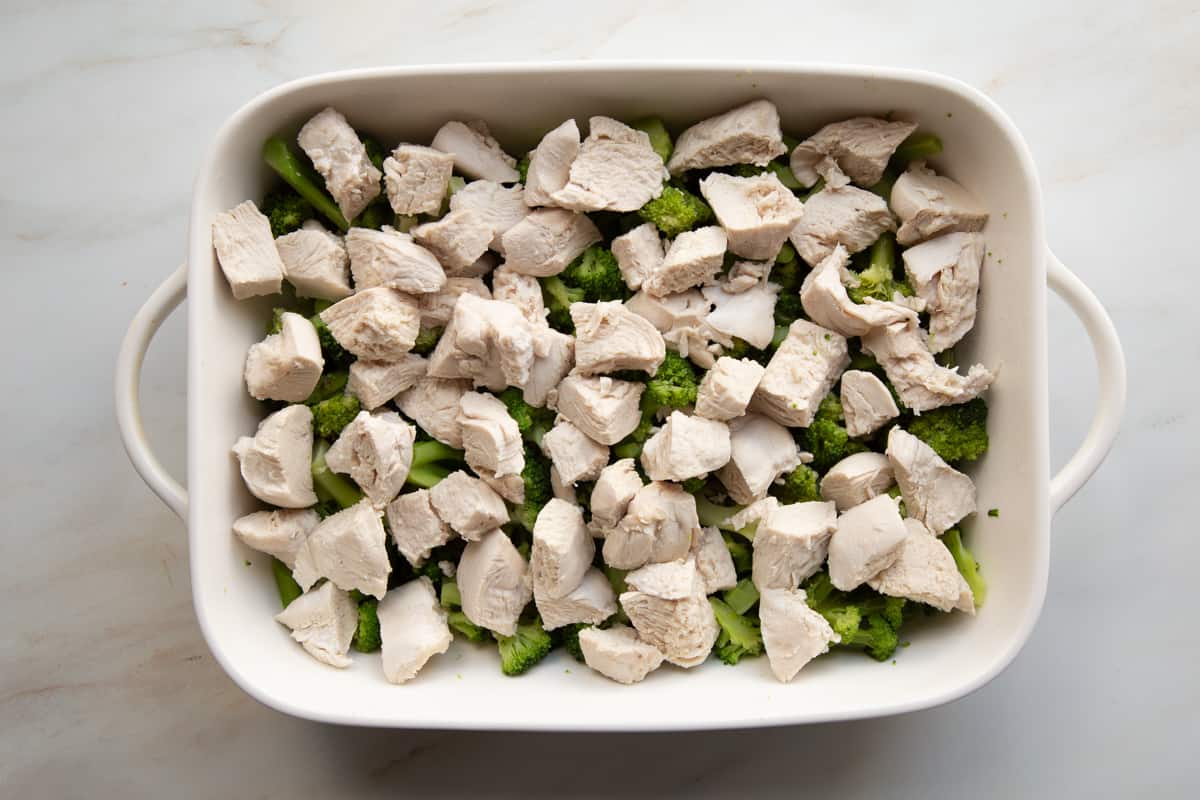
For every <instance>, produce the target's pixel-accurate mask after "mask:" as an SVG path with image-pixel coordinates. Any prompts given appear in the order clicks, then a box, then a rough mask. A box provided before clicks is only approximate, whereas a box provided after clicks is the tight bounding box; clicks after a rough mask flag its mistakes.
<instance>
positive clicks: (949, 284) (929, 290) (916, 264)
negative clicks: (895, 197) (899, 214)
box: [902, 233, 985, 353]
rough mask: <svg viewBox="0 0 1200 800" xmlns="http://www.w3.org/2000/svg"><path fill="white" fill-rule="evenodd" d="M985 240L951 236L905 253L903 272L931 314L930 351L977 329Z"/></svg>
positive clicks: (950, 344)
mask: <svg viewBox="0 0 1200 800" xmlns="http://www.w3.org/2000/svg"><path fill="white" fill-rule="evenodd" d="M984 250H985V248H984V244H983V236H981V235H980V234H978V233H948V234H946V235H945V236H939V237H937V238H936V239H930V240H928V241H926V242H922V243H921V244H919V245H917V246H915V247H910V248H908V249H907V250H905V251H904V253H903V254H902V258H903V259H904V271H905V273H907V275H908V279H909V282H910V283H912V286H913V289H914V290H915V291H916V293H917V297H920V298H921V299H922V300H924V301H925V310H926V311H928V312H929V349H930V350H931V351H932V352H934V353H940V352H942V351H943V350H946V349H947V348H950V347H953V346H954V345H956V344H957V343H958V342H959V340H960V339H962V338H963V337H964V336H966V335H967V332H968V331H970V330H971V328H972V327H973V326H974V325H975V301H976V295H977V294H978V293H979V271H980V269H981V268H982V267H983V254H984Z"/></svg>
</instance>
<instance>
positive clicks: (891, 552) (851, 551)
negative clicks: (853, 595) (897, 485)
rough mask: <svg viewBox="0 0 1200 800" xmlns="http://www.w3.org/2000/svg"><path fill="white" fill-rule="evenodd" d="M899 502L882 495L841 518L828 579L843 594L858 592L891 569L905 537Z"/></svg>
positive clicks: (831, 548)
mask: <svg viewBox="0 0 1200 800" xmlns="http://www.w3.org/2000/svg"><path fill="white" fill-rule="evenodd" d="M906 533H907V532H906V530H905V527H904V519H903V518H902V517H901V516H900V509H899V508H898V501H897V500H896V499H894V498H892V497H889V496H887V495H885V494H884V495H879V496H877V497H874V498H872V499H870V500H868V501H867V502H865V503H861V504H860V505H857V506H854V507H853V508H851V509H849V510H848V511H846V512H844V513H843V514H841V515H840V516H839V517H838V521H837V530H836V531H834V533H833V538H831V539H830V540H829V579H830V581H832V582H833V585H834V586H835V587H837V588H838V589H841V590H842V591H843V592H849V591H851V590H853V589H857V588H858V587H859V586H861V585H862V584H863V583H865V582H866V580H867V579H868V578H873V577H874V576H876V575H878V574H879V573H880V572H882V571H883V570H885V569H887V568H888V567H890V566H891V565H892V562H893V561H895V560H896V556H898V555H899V554H900V546H901V545H903V544H904V537H905V535H906Z"/></svg>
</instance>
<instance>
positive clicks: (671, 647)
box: [620, 558, 720, 667]
mask: <svg viewBox="0 0 1200 800" xmlns="http://www.w3.org/2000/svg"><path fill="white" fill-rule="evenodd" d="M625 582H626V583H627V584H628V585H629V587H630V589H632V591H628V592H625V593H623V594H622V595H621V597H620V601H621V607H622V608H624V609H625V613H626V614H627V615H628V616H629V621H630V622H632V623H633V627H634V628H636V629H637V632H638V635H639V636H640V637H641V638H642V639H643V640H645V641H646V643H647V644H650V645H653V646H654V647H657V648H658V649H659V650H661V651H662V653H663V655H664V656H665V658H666V660H667V661H670V662H671V663H672V664H676V665H678V666H680V667H695V666H697V665H699V664H702V663H703V662H704V660H705V659H706V658H707V657H708V653H709V651H710V650H712V646H713V643H714V642H716V640H717V635H718V634H719V633H720V628H719V627H718V626H717V619H716V616H715V615H714V614H713V610H712V606H711V605H709V603H708V598H707V597H706V596H705V594H704V581H703V579H702V578H701V577H700V572H699V570H697V569H696V562H695V561H694V560H693V559H691V558H689V559H687V560H686V561H677V562H674V563H670V564H650V565H649V566H645V567H642V568H641V569H639V570H635V571H634V572H631V573H629V574H628V575H626V576H625Z"/></svg>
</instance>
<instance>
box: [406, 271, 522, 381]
mask: <svg viewBox="0 0 1200 800" xmlns="http://www.w3.org/2000/svg"><path fill="white" fill-rule="evenodd" d="M534 356H535V353H534V327H533V325H531V324H530V322H529V320H527V319H526V318H525V317H524V316H523V315H522V314H521V312H520V311H519V310H518V309H517V308H516V306H514V305H512V304H511V303H505V302H504V301H502V300H485V299H483V298H480V297H476V296H475V295H472V294H464V295H461V296H460V297H459V299H458V303H457V304H456V305H455V306H454V315H453V316H452V317H451V319H450V324H449V325H448V326H447V327H446V329H445V331H443V333H442V338H441V339H439V340H438V344H437V347H435V348H434V351H433V353H432V354H431V355H430V357H429V374H430V375H433V376H435V377H439V378H465V377H469V378H472V379H473V380H474V381H475V385H476V386H487V387H488V388H489V389H492V390H494V391H499V390H502V389H504V388H505V387H506V386H524V385H525V384H526V383H527V382H528V380H529V374H530V370H531V368H532V367H533V362H534Z"/></svg>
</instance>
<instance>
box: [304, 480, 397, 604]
mask: <svg viewBox="0 0 1200 800" xmlns="http://www.w3.org/2000/svg"><path fill="white" fill-rule="evenodd" d="M386 539H387V533H386V532H385V531H384V529H383V522H382V521H381V520H380V518H379V511H378V510H377V509H375V507H374V506H372V505H371V502H370V501H369V500H367V499H365V498H364V499H362V500H360V501H359V502H357V503H355V504H354V505H352V506H350V507H349V508H344V509H342V510H341V511H339V512H337V513H336V514H331V515H330V516H328V517H326V518H325V519H323V520H321V522H320V523H319V524H318V525H317V527H316V528H314V529H313V532H312V533H310V534H309V535H308V550H309V552H310V553H311V554H312V559H313V566H314V567H315V568H316V570H317V574H319V575H321V576H322V577H324V578H328V579H329V580H331V581H333V583H334V584H336V585H337V587H338V588H339V589H344V590H345V591H347V592H348V591H350V590H351V589H357V590H358V591H360V592H362V593H363V594H369V595H371V596H372V597H375V598H382V597H383V595H384V593H385V592H386V591H387V577H388V573H390V572H391V571H392V567H391V564H390V563H388V556H387V547H386V544H385V540H386Z"/></svg>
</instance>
